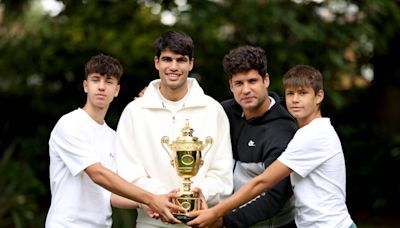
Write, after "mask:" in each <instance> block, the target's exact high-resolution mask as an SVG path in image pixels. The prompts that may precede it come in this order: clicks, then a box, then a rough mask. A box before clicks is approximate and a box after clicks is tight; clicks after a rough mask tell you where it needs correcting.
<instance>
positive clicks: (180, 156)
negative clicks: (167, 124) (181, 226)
mask: <svg viewBox="0 0 400 228" xmlns="http://www.w3.org/2000/svg"><path fill="white" fill-rule="evenodd" d="M193 131H194V130H193V128H190V127H189V120H186V121H185V126H184V127H183V128H182V136H179V137H177V138H176V140H175V141H172V142H171V143H169V138H168V137H167V136H164V137H162V138H161V144H162V146H163V148H164V149H165V150H166V151H167V153H168V155H169V156H170V158H171V165H172V166H173V167H175V169H176V171H177V173H178V176H179V177H181V178H183V181H182V187H181V188H180V191H179V193H180V196H179V197H178V198H177V199H176V200H175V202H174V203H175V204H176V205H178V206H180V207H182V208H184V209H185V210H186V211H188V212H189V211H195V210H199V209H200V197H199V195H198V194H197V193H196V192H193V191H191V189H190V184H191V183H193V182H192V181H191V180H190V178H191V177H194V176H196V174H197V172H198V171H199V168H200V167H201V166H202V165H203V160H202V154H201V153H202V151H203V150H204V154H203V157H204V156H205V153H206V152H207V151H208V150H209V149H210V148H211V145H212V143H213V139H212V138H211V137H210V136H208V137H206V138H205V143H203V142H202V141H199V139H198V138H197V137H194V136H193ZM173 215H174V216H175V217H176V218H177V219H178V220H180V221H182V222H188V221H190V220H191V219H193V218H189V217H187V216H185V214H184V213H183V212H180V211H175V212H173Z"/></svg>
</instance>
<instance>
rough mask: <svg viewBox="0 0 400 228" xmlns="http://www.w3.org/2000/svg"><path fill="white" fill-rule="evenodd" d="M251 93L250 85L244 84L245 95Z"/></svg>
mask: <svg viewBox="0 0 400 228" xmlns="http://www.w3.org/2000/svg"><path fill="white" fill-rule="evenodd" d="M250 91H251V89H250V85H249V83H244V84H243V89H242V92H243V93H244V94H248V93H250Z"/></svg>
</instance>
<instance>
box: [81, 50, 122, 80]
mask: <svg viewBox="0 0 400 228" xmlns="http://www.w3.org/2000/svg"><path fill="white" fill-rule="evenodd" d="M123 71H124V70H123V68H122V65H121V63H120V62H119V61H118V60H117V59H115V58H113V57H111V56H108V55H104V54H98V55H95V56H92V57H91V58H90V60H89V61H88V62H87V63H86V66H85V74H86V78H87V76H88V75H89V74H92V73H98V74H100V75H104V76H113V77H115V78H116V79H117V80H118V81H119V80H120V79H121V76H122V74H123Z"/></svg>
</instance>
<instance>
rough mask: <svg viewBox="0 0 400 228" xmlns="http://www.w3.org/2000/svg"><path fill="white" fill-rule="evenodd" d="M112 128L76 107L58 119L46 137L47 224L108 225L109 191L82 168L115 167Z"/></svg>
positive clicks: (67, 225) (51, 226) (109, 225)
mask: <svg viewBox="0 0 400 228" xmlns="http://www.w3.org/2000/svg"><path fill="white" fill-rule="evenodd" d="M114 153H115V131H114V130H113V129H111V128H110V127H109V126H108V125H107V124H106V123H104V124H102V125H100V124H98V123H97V122H95V121H94V120H93V119H92V118H91V117H90V116H89V115H88V114H87V113H86V112H85V111H83V110H82V109H80V108H79V109H76V110H74V111H72V112H70V113H68V114H66V115H64V116H63V117H61V118H60V120H59V121H58V122H57V124H56V126H55V127H54V129H53V131H52V133H51V136H50V140H49V155H50V188H51V194H52V199H51V206H50V209H49V212H48V215H47V218H46V228H56V227H68V228H73V227H77V228H82V227H85V228H89V227H102V228H104V227H111V225H112V219H111V213H112V211H111V204H110V196H111V193H110V192H109V191H107V190H106V189H104V188H102V187H100V186H99V185H97V184H95V183H94V182H93V181H92V180H91V179H90V177H89V176H88V175H87V174H86V173H85V172H84V169H85V168H87V167H88V166H90V165H92V164H94V163H97V162H100V163H101V164H102V165H103V166H105V167H107V168H109V169H111V170H113V171H115V169H116V168H115V167H116V165H115V159H114V158H115V155H114Z"/></svg>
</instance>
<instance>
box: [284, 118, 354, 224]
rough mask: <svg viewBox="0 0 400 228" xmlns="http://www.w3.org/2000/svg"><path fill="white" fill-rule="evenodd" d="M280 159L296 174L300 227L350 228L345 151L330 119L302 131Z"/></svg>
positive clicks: (319, 119)
mask: <svg viewBox="0 0 400 228" xmlns="http://www.w3.org/2000/svg"><path fill="white" fill-rule="evenodd" d="M278 160H279V161H280V162H282V163H283V164H285V165H286V166H288V167H289V168H291V169H292V170H293V171H294V172H292V173H291V175H290V179H291V182H292V187H293V192H294V196H295V207H296V209H295V221H296V224H297V226H298V227H313V228H315V227H322V228H326V227H338V228H339V227H340V228H341V227H350V225H351V224H352V223H353V221H352V219H351V218H350V215H349V213H348V210H347V206H346V167H345V161H344V156H343V150H342V146H341V143H340V140H339V137H338V135H337V134H336V131H335V129H334V128H333V127H332V125H331V122H330V120H329V118H317V119H314V120H313V121H311V122H310V123H309V124H308V125H306V126H304V127H302V128H300V129H299V130H298V131H297V132H296V134H295V136H294V137H293V139H292V140H291V141H290V143H289V144H288V146H287V148H286V150H285V151H284V152H283V153H282V155H281V156H280V157H279V158H278Z"/></svg>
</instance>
